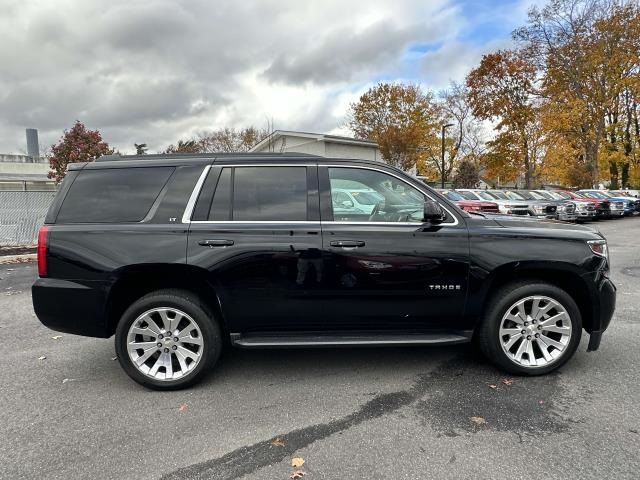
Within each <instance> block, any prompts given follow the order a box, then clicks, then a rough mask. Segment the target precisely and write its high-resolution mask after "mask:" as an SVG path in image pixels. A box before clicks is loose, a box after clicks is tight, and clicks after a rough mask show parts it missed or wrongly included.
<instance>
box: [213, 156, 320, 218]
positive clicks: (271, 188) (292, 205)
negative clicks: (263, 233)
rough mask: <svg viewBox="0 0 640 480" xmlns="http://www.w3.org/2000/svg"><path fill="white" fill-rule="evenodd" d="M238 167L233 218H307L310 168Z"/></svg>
mask: <svg viewBox="0 0 640 480" xmlns="http://www.w3.org/2000/svg"><path fill="white" fill-rule="evenodd" d="M234 170H235V171H234V177H235V178H234V182H233V220H241V221H278V220H279V221H304V220H307V168H306V167H236V168H235V169H234ZM216 198H217V192H216ZM215 201H216V199H215V198H214V202H215Z"/></svg>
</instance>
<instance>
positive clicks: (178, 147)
mask: <svg viewBox="0 0 640 480" xmlns="http://www.w3.org/2000/svg"><path fill="white" fill-rule="evenodd" d="M202 152H203V149H202V144H201V143H200V142H198V141H197V140H194V139H191V140H178V143H176V144H175V145H173V144H172V145H169V146H168V147H167V149H166V150H165V151H164V153H202Z"/></svg>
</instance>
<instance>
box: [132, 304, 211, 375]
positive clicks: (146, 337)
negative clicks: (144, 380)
mask: <svg viewBox="0 0 640 480" xmlns="http://www.w3.org/2000/svg"><path fill="white" fill-rule="evenodd" d="M203 348H204V344H203V337H202V332H201V331H200V327H198V325H197V323H196V322H195V321H194V320H193V318H191V317H190V316H189V315H187V314H186V313H184V312H182V311H180V310H178V309H176V308H170V307H160V308H153V309H151V310H147V311H146V312H144V313H143V314H142V315H140V316H139V317H138V318H136V320H135V321H134V322H133V324H132V325H131V327H130V328H129V332H128V333H127V351H128V352H129V358H130V359H131V362H132V363H133V365H134V366H135V367H136V368H137V369H138V370H139V371H140V372H141V373H143V374H145V375H146V376H148V377H151V378H153V379H155V380H165V381H170V380H177V379H179V378H182V377H184V376H186V375H188V374H189V373H191V372H192V371H193V370H194V369H195V368H196V366H197V365H198V363H200V360H201V358H202V354H203Z"/></svg>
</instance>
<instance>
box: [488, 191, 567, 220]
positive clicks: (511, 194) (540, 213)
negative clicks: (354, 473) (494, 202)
mask: <svg viewBox="0 0 640 480" xmlns="http://www.w3.org/2000/svg"><path fill="white" fill-rule="evenodd" d="M489 191H490V192H491V193H492V194H493V195H496V196H499V195H504V196H505V197H506V198H508V199H509V200H519V201H523V202H527V204H528V205H529V215H531V216H532V217H538V218H547V219H555V218H556V217H557V213H556V211H557V209H558V206H557V205H555V204H552V202H549V201H548V200H544V199H540V198H536V197H534V196H533V195H532V194H530V193H529V192H527V191H525V190H489Z"/></svg>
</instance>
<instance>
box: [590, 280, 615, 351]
mask: <svg viewBox="0 0 640 480" xmlns="http://www.w3.org/2000/svg"><path fill="white" fill-rule="evenodd" d="M599 277H600V278H599V280H598V282H597V283H596V285H595V292H594V293H595V295H594V296H593V297H592V298H593V300H594V302H593V322H592V325H591V327H590V328H589V329H587V332H588V333H589V335H590V338H589V345H588V346H587V351H588V352H593V351H595V350H597V349H598V347H599V346H600V341H601V339H602V334H603V333H604V331H605V330H606V329H607V328H608V327H609V324H610V323H611V319H612V318H613V312H614V311H615V309H616V286H615V285H614V284H613V282H612V281H611V280H609V279H608V278H607V277H606V276H604V275H599ZM595 300H597V301H595Z"/></svg>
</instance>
